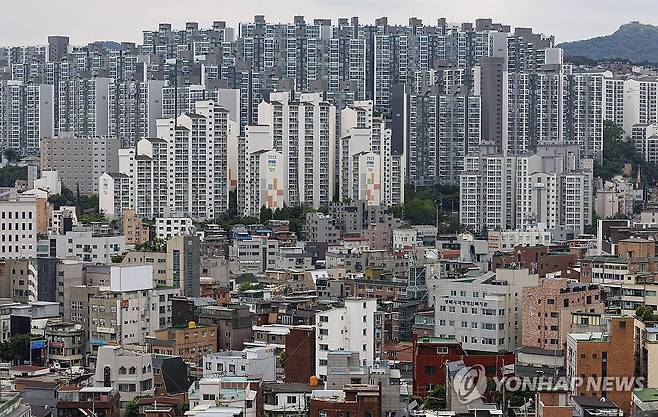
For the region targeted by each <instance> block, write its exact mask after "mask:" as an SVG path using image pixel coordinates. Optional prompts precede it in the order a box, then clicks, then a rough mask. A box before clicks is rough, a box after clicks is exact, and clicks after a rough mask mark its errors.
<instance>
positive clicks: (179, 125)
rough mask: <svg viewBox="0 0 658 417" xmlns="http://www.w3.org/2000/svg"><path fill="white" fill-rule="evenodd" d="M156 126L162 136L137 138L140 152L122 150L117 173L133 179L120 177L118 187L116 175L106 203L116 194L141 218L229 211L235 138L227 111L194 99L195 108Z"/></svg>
mask: <svg viewBox="0 0 658 417" xmlns="http://www.w3.org/2000/svg"><path fill="white" fill-rule="evenodd" d="M156 125H157V136H158V138H145V139H141V140H139V142H137V149H136V152H133V151H132V150H129V149H126V150H123V149H122V150H120V151H119V152H118V153H119V155H118V159H119V163H118V165H119V166H118V173H119V174H123V175H126V176H128V177H129V178H128V179H127V180H126V182H125V184H124V182H123V181H121V182H119V185H120V188H119V187H117V186H116V185H117V182H116V178H115V186H114V187H112V184H111V181H108V182H107V189H106V190H105V192H104V193H105V198H103V200H102V207H103V208H104V209H105V208H108V207H110V206H111V205H112V203H111V202H112V199H114V200H115V201H117V200H118V201H122V202H125V205H127V206H130V207H129V208H130V209H133V210H135V211H136V212H137V214H138V215H140V216H142V217H148V218H153V217H173V216H184V217H190V218H192V219H194V220H207V219H212V218H215V217H217V216H219V215H220V214H221V213H224V212H225V211H226V210H228V196H229V161H228V158H229V156H228V155H229V149H228V146H229V143H232V142H235V136H234V134H232V133H231V126H233V125H234V124H232V123H231V120H230V119H229V117H228V111H227V110H224V109H223V108H221V107H219V106H217V105H215V104H214V103H213V102H212V101H195V102H194V113H186V114H182V115H180V116H178V117H177V118H176V119H173V118H171V119H160V120H158V121H157V123H156ZM230 138H233V141H231V140H230ZM104 179H105V180H107V177H105V178H104ZM112 188H113V189H112ZM125 189H128V196H125ZM115 206H116V204H115ZM124 208H125V207H124ZM115 211H116V210H115ZM115 215H117V214H115Z"/></svg>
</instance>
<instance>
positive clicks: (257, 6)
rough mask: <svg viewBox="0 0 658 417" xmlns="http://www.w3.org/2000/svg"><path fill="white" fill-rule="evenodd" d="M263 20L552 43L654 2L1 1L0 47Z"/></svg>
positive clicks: (643, 15)
mask: <svg viewBox="0 0 658 417" xmlns="http://www.w3.org/2000/svg"><path fill="white" fill-rule="evenodd" d="M255 14H264V15H265V16H266V19H267V21H269V22H290V21H292V16H295V15H304V16H306V17H307V21H312V19H313V18H316V17H327V18H332V19H335V18H337V17H350V16H359V17H360V18H361V21H362V22H368V23H370V22H372V21H373V20H374V19H375V18H377V17H381V16H388V17H389V22H392V23H404V22H407V20H408V18H409V17H412V16H416V17H419V18H421V19H423V21H424V22H426V23H432V24H434V23H435V22H436V19H437V18H438V17H446V18H447V20H448V21H449V22H462V21H473V20H474V19H476V18H478V17H491V18H493V19H495V20H496V21H499V22H501V23H505V24H509V25H511V26H512V27H516V26H530V27H533V28H534V29H535V31H538V32H544V33H547V34H554V35H555V36H556V40H557V42H562V41H568V40H574V39H583V38H590V37H594V36H599V35H606V34H609V33H612V32H614V31H615V30H616V29H617V28H618V27H619V26H620V25H621V24H623V23H627V22H629V21H632V20H639V21H641V22H643V23H651V24H654V23H656V22H658V7H656V0H268V1H265V0H102V1H100V0H18V1H10V0H0V45H4V46H9V45H28V44H31V45H33V44H45V43H46V37H47V36H48V35H53V34H56V35H68V36H70V37H71V42H72V43H73V44H85V43H87V42H89V41H94V40H115V41H134V42H140V41H141V31H142V30H144V29H147V28H151V29H157V24H158V23H159V22H170V23H172V24H173V25H174V26H176V27H180V26H182V25H183V24H184V23H185V22H186V21H198V22H199V23H200V25H201V26H203V27H208V26H210V24H211V22H212V21H213V20H225V21H226V22H227V23H228V24H229V26H233V27H236V28H237V23H238V22H241V21H251V20H252V18H253V15H255Z"/></svg>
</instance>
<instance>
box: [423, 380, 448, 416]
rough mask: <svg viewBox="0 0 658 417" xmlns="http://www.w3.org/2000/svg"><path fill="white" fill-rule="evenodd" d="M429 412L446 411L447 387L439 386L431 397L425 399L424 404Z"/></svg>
mask: <svg viewBox="0 0 658 417" xmlns="http://www.w3.org/2000/svg"><path fill="white" fill-rule="evenodd" d="M423 404H425V409H427V410H445V409H446V387H445V386H444V385H437V386H436V387H435V388H434V389H433V390H432V392H431V393H430V395H429V396H428V397H427V398H425V401H424V403H423Z"/></svg>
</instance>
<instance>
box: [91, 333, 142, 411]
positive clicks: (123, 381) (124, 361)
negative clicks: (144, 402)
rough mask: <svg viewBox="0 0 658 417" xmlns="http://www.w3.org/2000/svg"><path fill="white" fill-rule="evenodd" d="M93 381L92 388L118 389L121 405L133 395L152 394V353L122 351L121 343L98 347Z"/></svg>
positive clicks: (131, 398)
mask: <svg viewBox="0 0 658 417" xmlns="http://www.w3.org/2000/svg"><path fill="white" fill-rule="evenodd" d="M93 381H94V387H98V388H101V387H102V388H110V389H112V390H114V391H116V392H118V393H119V394H120V396H121V405H122V407H123V406H125V404H126V403H127V402H128V401H132V400H133V399H134V398H135V397H136V396H140V397H144V396H152V395H153V363H152V360H151V354H149V353H141V352H134V351H128V350H124V349H123V348H122V347H121V346H103V347H101V348H99V349H98V356H97V358H96V372H95V373H94V377H93Z"/></svg>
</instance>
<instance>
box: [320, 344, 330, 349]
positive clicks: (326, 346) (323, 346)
mask: <svg viewBox="0 0 658 417" xmlns="http://www.w3.org/2000/svg"><path fill="white" fill-rule="evenodd" d="M320 350H329V345H325V344H323V343H320Z"/></svg>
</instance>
